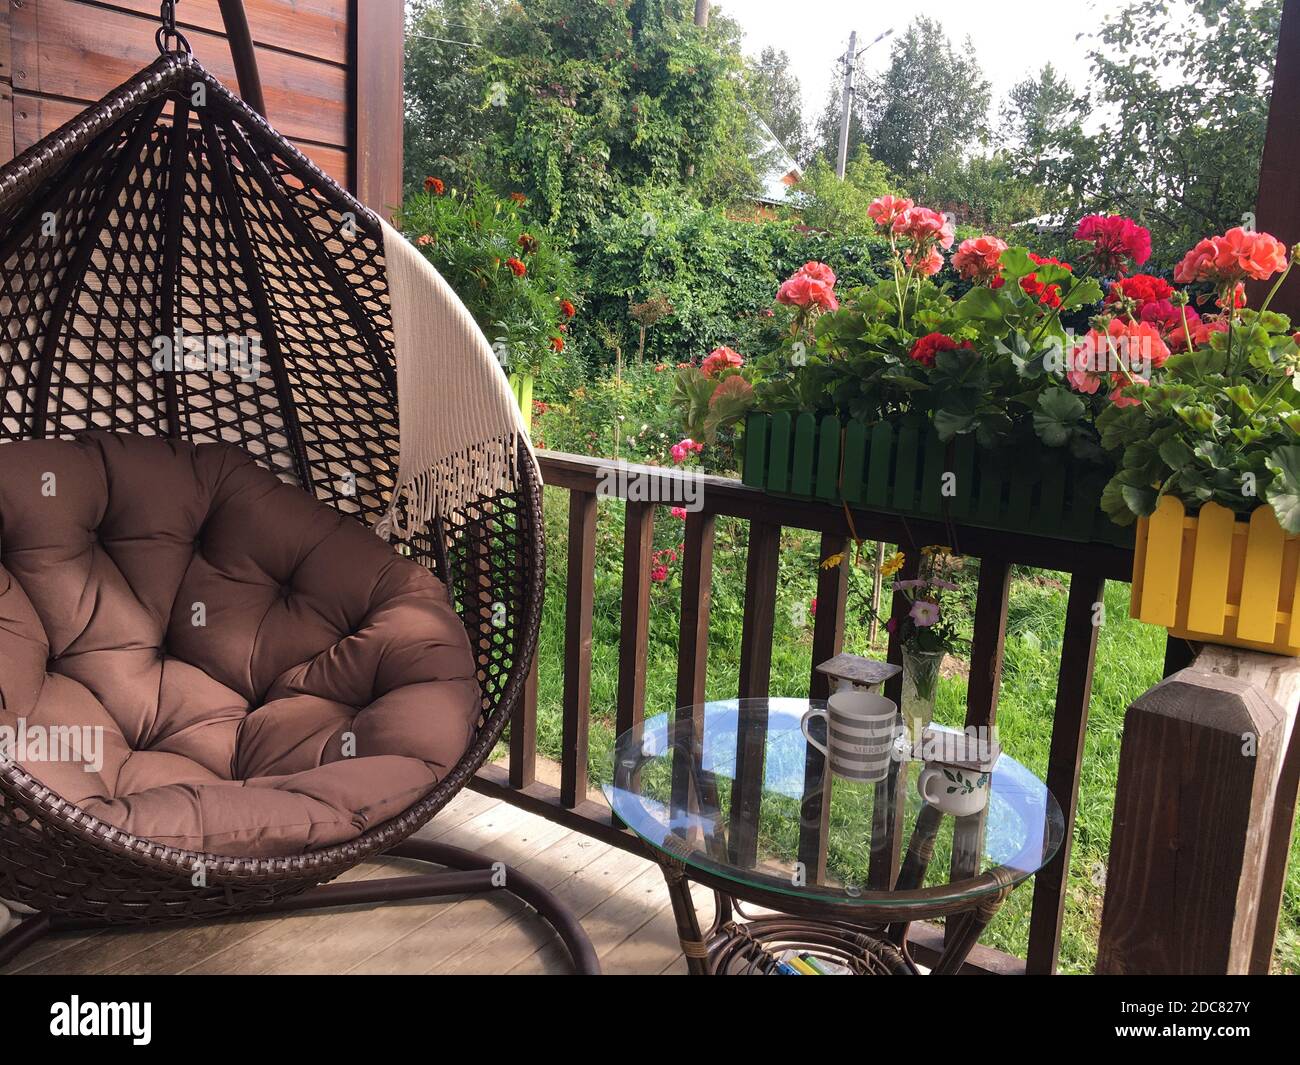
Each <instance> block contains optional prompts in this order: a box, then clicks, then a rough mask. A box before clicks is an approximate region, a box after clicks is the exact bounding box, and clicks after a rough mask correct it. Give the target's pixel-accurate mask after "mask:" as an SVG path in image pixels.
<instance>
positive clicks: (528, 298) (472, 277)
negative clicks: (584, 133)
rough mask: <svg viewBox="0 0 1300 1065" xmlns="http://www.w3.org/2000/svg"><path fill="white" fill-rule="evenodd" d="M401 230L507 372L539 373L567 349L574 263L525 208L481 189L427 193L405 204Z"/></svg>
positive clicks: (399, 219) (398, 218) (481, 187)
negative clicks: (462, 307)
mask: <svg viewBox="0 0 1300 1065" xmlns="http://www.w3.org/2000/svg"><path fill="white" fill-rule="evenodd" d="M397 225H398V226H399V227H400V228H401V230H402V231H403V232H404V233H405V235H406V237H407V239H408V240H410V241H412V242H413V243H414V244H415V245H416V246H417V247H418V248H419V249H420V251H421V252H422V253H423V254H424V256H425V258H427V259H428V260H429V261H430V262H431V263H432V264H433V265H434V267H435V268H436V269H437V270H438V272H439V273H440V274H442V276H443V278H444V279H445V280H446V281H447V283H448V284H449V285H450V286H451V287H452V289H453V290H455V292H456V294H457V295H458V296H460V298H461V300H462V301H463V302H464V304H465V306H466V307H467V308H469V311H470V313H471V314H472V315H473V316H474V320H475V321H476V322H477V323H478V325H479V328H480V329H482V330H483V335H484V336H486V337H487V338H488V341H489V342H490V343H491V344H492V346H493V350H494V351H496V353H497V357H498V358H499V359H500V361H501V364H502V366H503V367H504V368H505V369H506V370H507V371H515V370H521V371H525V372H531V373H535V372H537V371H538V370H539V369H540V368H541V367H542V365H543V364H544V363H545V362H546V360H547V358H548V357H550V356H551V355H553V354H554V353H555V350H556V349H557V348H559V349H561V350H562V349H563V347H564V334H565V332H566V331H567V330H568V324H569V319H570V317H571V315H570V313H569V308H573V307H574V300H575V299H576V297H575V296H574V270H573V263H572V260H571V258H570V256H569V254H568V253H567V252H565V251H562V250H560V249H557V248H555V247H554V245H553V244H552V242H551V239H550V237H549V236H548V235H547V233H546V231H545V230H543V229H542V228H541V227H539V226H537V225H535V224H534V223H533V222H531V221H530V220H529V219H528V218H527V215H526V212H525V210H524V208H523V207H522V206H521V205H519V204H517V203H515V202H514V201H511V200H503V199H501V198H499V197H498V196H496V195H495V194H494V193H492V192H491V191H490V190H488V189H486V188H484V187H483V186H481V185H477V186H475V187H474V188H473V189H472V190H471V191H469V192H468V193H464V192H461V191H460V190H458V189H444V190H443V192H438V191H436V189H430V190H428V191H422V192H418V193H415V194H414V195H412V196H410V197H408V198H407V201H406V203H405V204H404V205H403V206H402V209H401V212H400V213H399V215H398V217H397ZM566 304H567V307H566Z"/></svg>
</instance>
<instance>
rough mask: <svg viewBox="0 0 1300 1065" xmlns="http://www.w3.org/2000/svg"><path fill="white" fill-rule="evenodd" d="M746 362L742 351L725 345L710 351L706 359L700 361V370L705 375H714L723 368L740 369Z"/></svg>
mask: <svg viewBox="0 0 1300 1065" xmlns="http://www.w3.org/2000/svg"><path fill="white" fill-rule="evenodd" d="M744 364H745V360H744V357H743V356H741V354H740V352H738V351H732V350H731V349H730V348H729V347H726V346H725V345H724V346H723V347H720V348H714V349H713V350H712V351H711V352H709V354H708V356H707V357H706V358H705V360H704V361H703V362H702V363H700V372H701V373H702V374H704V376H705V377H714V376H716V375H717V374H718V373H720V372H721V371H723V370H739V369H740V368H741V367H742V366H743V365H744Z"/></svg>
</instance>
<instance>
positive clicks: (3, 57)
mask: <svg viewBox="0 0 1300 1065" xmlns="http://www.w3.org/2000/svg"><path fill="white" fill-rule="evenodd" d="M13 157H14V74H13V52H12V46H11V41H10V33H9V5H8V4H5V5H4V6H3V8H0V163H7V162H9V160H10V159H12V158H13Z"/></svg>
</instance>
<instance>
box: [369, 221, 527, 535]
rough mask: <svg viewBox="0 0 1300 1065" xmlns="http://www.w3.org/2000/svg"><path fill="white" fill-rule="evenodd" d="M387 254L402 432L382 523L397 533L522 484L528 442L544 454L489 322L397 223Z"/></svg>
mask: <svg viewBox="0 0 1300 1065" xmlns="http://www.w3.org/2000/svg"><path fill="white" fill-rule="evenodd" d="M384 262H385V265H386V267H387V271H388V292H389V300H390V302H391V304H392V313H393V346H394V352H395V357H396V361H397V402H398V410H399V413H400V416H401V437H402V440H401V459H400V462H399V465H398V471H397V487H396V489H395V490H394V492H393V498H392V500H391V501H390V503H389V507H388V512H387V513H386V514H385V515H384V516H383V517H382V518H381V519H380V520H379V521H378V522H377V523H376V525H375V533H376V534H377V535H379V536H381V537H383V538H384V539H385V540H388V539H391V538H392V537H393V536H394V535H397V536H403V537H404V536H409V535H410V534H412V533H415V532H420V531H421V530H422V529H424V528H425V526H426V525H427V524H428V522H429V521H430V520H431V519H432V518H433V517H434V516H435V515H442V516H445V517H448V518H452V517H453V515H454V514H455V512H456V511H457V510H459V509H460V508H461V507H462V506H464V505H465V504H466V503H469V502H472V501H473V500H475V499H482V498H484V497H486V496H491V495H494V494H496V493H498V492H502V491H510V490H512V489H513V488H515V487H516V483H517V472H516V464H515V455H516V448H517V446H518V445H519V443H520V442H522V443H523V445H524V451H525V453H526V454H527V456H528V457H529V460H530V461H533V462H536V457H535V456H534V455H533V451H532V444H531V442H530V441H529V439H528V433H527V430H525V428H524V424H523V420H522V418H521V417H520V413H519V406H518V404H517V403H516V402H515V397H514V394H513V393H512V392H511V391H510V383H509V381H507V379H506V375H505V374H504V373H503V372H502V370H501V365H500V363H499V362H498V361H497V359H496V356H495V355H494V354H493V351H492V347H491V345H490V344H489V343H488V341H487V338H486V337H485V336H484V335H483V332H482V330H480V329H479V327H478V324H477V323H476V322H475V321H474V319H473V317H472V316H471V315H470V313H469V311H468V310H466V309H465V305H464V304H463V303H461V301H460V299H459V297H457V295H456V293H455V292H453V291H452V290H451V287H450V286H449V285H448V284H447V282H446V281H444V280H443V279H442V276H441V275H440V274H439V273H438V271H437V270H435V269H434V268H433V267H432V266H431V265H430V264H429V262H428V260H426V259H425V258H424V256H423V255H421V254H420V253H419V252H418V251H417V250H416V249H415V247H414V246H413V245H412V244H411V243H410V242H409V241H407V239H406V238H405V237H403V236H402V234H401V233H399V232H397V230H395V229H393V228H392V226H389V225H387V224H385V225H384Z"/></svg>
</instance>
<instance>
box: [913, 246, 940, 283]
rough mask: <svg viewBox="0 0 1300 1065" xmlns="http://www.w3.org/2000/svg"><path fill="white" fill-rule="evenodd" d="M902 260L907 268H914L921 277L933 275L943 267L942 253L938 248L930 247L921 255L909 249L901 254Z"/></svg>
mask: <svg viewBox="0 0 1300 1065" xmlns="http://www.w3.org/2000/svg"><path fill="white" fill-rule="evenodd" d="M903 262H905V263H906V264H907V267H908V269H909V270H915V271H916V272H917V273H918V274H920V275H921V276H922V277H933V276H934V275H935V274H937V273H938V272H939V271H940V270H942V269H943V253H942V252H940V251H939V249H938V248H931V249H930V250H929V251H927V252H924V253H923V254H921V255H917V254H916V253H915V252H910V251H909V252H907V253H906V254H905V255H904V256H903Z"/></svg>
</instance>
